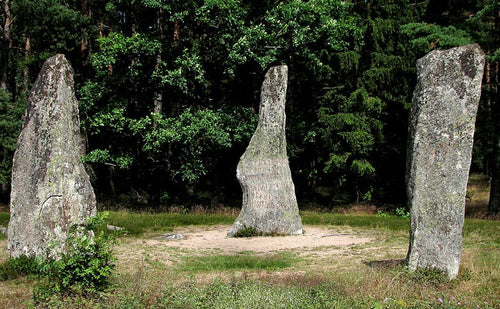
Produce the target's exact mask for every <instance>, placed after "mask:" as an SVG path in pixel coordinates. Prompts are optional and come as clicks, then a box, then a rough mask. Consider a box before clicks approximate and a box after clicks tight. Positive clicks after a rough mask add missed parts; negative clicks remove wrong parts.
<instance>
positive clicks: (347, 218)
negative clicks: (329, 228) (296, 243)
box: [301, 211, 410, 231]
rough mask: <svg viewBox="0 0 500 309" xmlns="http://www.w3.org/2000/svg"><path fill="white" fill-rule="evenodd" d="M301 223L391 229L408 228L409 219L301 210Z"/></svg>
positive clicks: (401, 229) (400, 229)
mask: <svg viewBox="0 0 500 309" xmlns="http://www.w3.org/2000/svg"><path fill="white" fill-rule="evenodd" d="M301 217H302V223H303V224H310V225H335V226H351V227H362V228H375V229H387V230H391V231H403V230H409V228H410V220H409V219H408V218H400V217H396V216H389V215H388V216H387V217H377V216H376V215H359V216H358V215H346V214H338V213H318V212H311V211H304V212H301Z"/></svg>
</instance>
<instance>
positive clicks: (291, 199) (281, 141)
mask: <svg viewBox="0 0 500 309" xmlns="http://www.w3.org/2000/svg"><path fill="white" fill-rule="evenodd" d="M287 82H288V68H287V66H286V65H282V66H275V67H272V68H270V69H269V71H268V72H267V74H266V76H265V79H264V82H263V84H262V88H261V98H260V100H261V101H260V110H259V123H258V125H257V129H256V131H255V133H254V135H253V136H252V139H251V140H250V144H249V145H248V147H247V149H246V151H245V153H244V154H243V155H242V156H241V159H240V162H239V164H238V167H237V169H236V176H237V178H238V180H239V182H240V185H241V188H242V190H243V206H242V209H241V213H240V215H239V216H238V218H237V219H236V221H235V222H234V224H233V226H232V227H231V229H230V230H229V232H228V236H234V234H235V233H237V232H238V231H239V230H241V229H242V228H245V227H247V228H250V227H251V228H255V229H257V230H258V231H259V232H262V233H276V234H289V235H290V234H292V235H295V234H302V222H301V220H300V215H299V208H298V206H297V199H296V197H295V186H294V184H293V181H292V176H291V172H290V167H289V165H288V156H287V153H286V138H285V120H286V118H285V103H286V89H287Z"/></svg>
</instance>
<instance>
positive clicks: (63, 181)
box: [7, 54, 96, 257]
mask: <svg viewBox="0 0 500 309" xmlns="http://www.w3.org/2000/svg"><path fill="white" fill-rule="evenodd" d="M27 109H28V110H27V116H26V120H25V123H24V127H23V130H22V132H21V135H20V136H19V139H18V141H17V150H16V152H15V154H14V162H13V167H12V190H11V200H10V222H9V228H8V245H7V249H8V250H9V251H10V256H11V257H18V256H20V255H27V256H39V255H43V254H45V253H46V252H47V251H46V249H47V246H48V245H49V244H50V245H51V246H52V245H54V247H53V249H51V252H50V254H51V255H57V254H59V253H61V252H62V251H63V250H64V242H65V240H66V238H67V233H68V229H69V227H70V226H71V225H73V224H75V223H84V222H85V221H86V220H87V218H89V217H90V216H95V214H96V201H95V195H94V191H93V189H92V186H91V184H90V180H89V176H88V175H87V173H86V172H85V169H84V166H83V163H82V161H81V155H82V153H84V148H83V147H84V145H83V143H82V138H81V136H80V119H79V115H78V102H77V101H76V98H75V92H74V82H73V69H72V67H71V65H70V63H69V62H68V61H67V60H66V58H65V57H64V55H60V54H59V55H55V56H54V57H51V58H49V59H47V61H46V62H45V64H44V65H43V67H42V70H41V71H40V74H39V75H38V77H37V79H36V81H35V84H34V85H33V88H32V90H31V94H30V97H29V100H28V107H27ZM52 243H53V244H52Z"/></svg>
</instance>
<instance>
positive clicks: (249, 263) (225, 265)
mask: <svg viewBox="0 0 500 309" xmlns="http://www.w3.org/2000/svg"><path fill="white" fill-rule="evenodd" d="M294 260H295V258H294V257H293V256H292V255H291V254H284V253H280V254H274V255H271V256H255V255H251V254H249V253H245V254H237V255H212V256H201V257H196V256H189V257H184V258H183V262H182V264H181V265H180V269H181V270H182V271H188V272H192V273H197V272H220V271H227V270H277V269H281V268H287V267H290V266H292V265H293V262H294Z"/></svg>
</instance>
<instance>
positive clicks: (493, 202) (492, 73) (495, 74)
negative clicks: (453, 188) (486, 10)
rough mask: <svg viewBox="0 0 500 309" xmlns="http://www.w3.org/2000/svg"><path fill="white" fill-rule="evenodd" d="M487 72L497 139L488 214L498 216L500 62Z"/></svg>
mask: <svg viewBox="0 0 500 309" xmlns="http://www.w3.org/2000/svg"><path fill="white" fill-rule="evenodd" d="M494 23H495V29H500V10H497V11H496V12H495V21H494ZM496 43H497V44H495V45H497V46H496V47H497V48H498V47H499V46H498V43H499V42H498V41H497V42H496ZM488 69H489V70H488V72H487V76H486V78H487V80H486V82H487V84H488V87H491V86H492V87H491V88H492V90H493V91H494V92H495V94H494V97H495V99H493V104H492V105H493V106H492V114H493V119H494V120H495V121H494V124H495V128H494V136H495V138H496V143H495V145H494V147H495V149H494V151H493V162H492V173H491V190H490V201H489V204H488V212H489V213H490V214H493V215H496V214H499V213H500V123H499V122H500V92H499V91H498V88H499V87H500V76H499V75H500V72H499V71H500V62H499V61H496V62H494V63H491V65H489V67H488Z"/></svg>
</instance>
